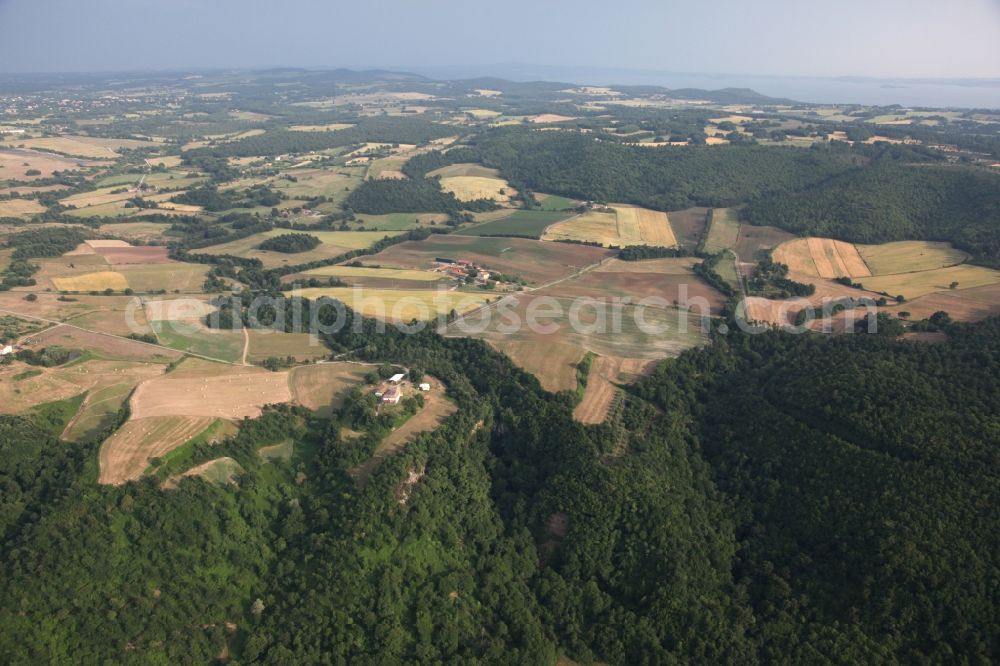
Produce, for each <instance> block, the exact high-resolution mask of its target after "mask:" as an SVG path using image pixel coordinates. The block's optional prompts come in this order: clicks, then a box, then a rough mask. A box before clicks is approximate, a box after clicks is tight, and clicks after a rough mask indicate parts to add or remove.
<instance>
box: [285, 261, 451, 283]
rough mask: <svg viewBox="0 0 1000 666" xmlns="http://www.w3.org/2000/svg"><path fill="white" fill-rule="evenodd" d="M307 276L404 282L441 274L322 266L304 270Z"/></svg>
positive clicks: (434, 279) (436, 277)
mask: <svg viewBox="0 0 1000 666" xmlns="http://www.w3.org/2000/svg"><path fill="white" fill-rule="evenodd" d="M303 275H308V276H309V277H341V278H361V279H364V278H371V279H378V280H404V281H406V282H438V281H439V280H441V274H440V273H435V272H433V271H418V270H412V269H406V268H373V267H368V266H346V265H339V266H322V267H320V268H314V269H312V270H308V271H305V272H304V273H303Z"/></svg>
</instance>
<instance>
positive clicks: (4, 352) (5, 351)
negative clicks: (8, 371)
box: [0, 345, 14, 356]
mask: <svg viewBox="0 0 1000 666" xmlns="http://www.w3.org/2000/svg"><path fill="white" fill-rule="evenodd" d="M13 353H14V348H13V347H11V346H10V345H7V346H6V347H4V348H3V349H0V356H6V355H7V354H13Z"/></svg>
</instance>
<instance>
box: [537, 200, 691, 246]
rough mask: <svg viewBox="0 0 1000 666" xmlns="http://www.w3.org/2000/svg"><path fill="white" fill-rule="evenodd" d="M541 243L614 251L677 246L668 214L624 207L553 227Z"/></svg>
mask: <svg viewBox="0 0 1000 666" xmlns="http://www.w3.org/2000/svg"><path fill="white" fill-rule="evenodd" d="M542 240H577V241H587V242H597V243H600V244H601V245H604V246H612V247H625V246H627V245H660V246H672V245H676V244H677V239H676V238H675V237H674V232H673V229H672V228H671V227H670V221H669V219H668V218H667V214H666V213H661V212H659V211H653V210H648V209H645V208H640V207H638V206H626V205H624V204H621V205H619V204H616V205H615V206H614V207H612V208H610V209H607V210H592V211H589V212H586V213H583V214H582V215H577V216H575V217H571V218H569V219H568V220H565V221H563V222H558V223H556V224H553V225H552V226H550V227H549V228H548V229H546V231H545V234H544V235H543V236H542Z"/></svg>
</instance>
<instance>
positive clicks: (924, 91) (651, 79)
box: [418, 65, 1000, 109]
mask: <svg viewBox="0 0 1000 666" xmlns="http://www.w3.org/2000/svg"><path fill="white" fill-rule="evenodd" d="M418 73H420V74H425V75H427V76H431V77H434V78H452V79H456V78H472V77H476V76H498V77H501V78H506V79H510V80H513V81H565V82H570V83H575V84H579V85H583V84H587V85H614V84H618V85H657V86H664V87H667V88H704V89H706V90H717V89H719V88H751V89H753V90H756V91H757V92H759V93H761V94H763V95H769V96H771V97H782V98H787V99H793V100H796V101H800V102H810V103H816V104H865V105H880V106H887V105H890V104H899V105H901V106H911V107H912V106H924V107H936V108H944V107H948V108H976V109H1000V79H984V80H971V79H967V80H930V79H927V80H924V79H870V78H859V77H840V78H834V77H829V78H827V77H805V76H760V75H752V74H699V73H685V72H667V71H656V70H644V69H616V68H598V67H548V66H536V65H486V66H474V65H469V66H448V67H425V68H421V69H418Z"/></svg>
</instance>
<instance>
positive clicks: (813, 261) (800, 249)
mask: <svg viewBox="0 0 1000 666" xmlns="http://www.w3.org/2000/svg"><path fill="white" fill-rule="evenodd" d="M772 257H773V259H774V261H776V262H778V263H782V264H786V265H787V266H788V268H789V270H791V271H793V272H796V273H804V274H806V275H812V276H815V277H822V278H837V277H851V278H862V277H867V276H870V275H871V274H872V272H871V271H870V270H869V268H868V265H867V264H865V260H864V259H863V258H862V257H861V254H860V253H859V252H858V248H857V247H855V246H854V245H853V244H852V243H845V242H843V241H838V240H833V239H832V238H797V239H795V240H792V241H788V242H785V243H782V244H781V245H779V246H778V247H776V248H775V249H774V252H773V253H772Z"/></svg>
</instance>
